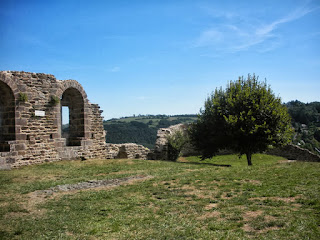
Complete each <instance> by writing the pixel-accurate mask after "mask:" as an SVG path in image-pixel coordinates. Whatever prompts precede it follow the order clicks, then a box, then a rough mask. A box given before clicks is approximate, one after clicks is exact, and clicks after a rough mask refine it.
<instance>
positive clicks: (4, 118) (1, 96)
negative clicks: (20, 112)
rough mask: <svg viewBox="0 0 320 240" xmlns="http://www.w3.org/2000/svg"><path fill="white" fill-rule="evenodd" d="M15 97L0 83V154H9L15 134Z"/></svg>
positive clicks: (5, 85) (8, 88)
mask: <svg viewBox="0 0 320 240" xmlns="http://www.w3.org/2000/svg"><path fill="white" fill-rule="evenodd" d="M15 133H16V132H15V97H14V94H13V92H12V90H11V88H10V87H9V86H8V85H7V84H6V83H4V82H2V81H0V152H9V151H10V145H9V144H8V142H9V141H14V140H15V138H16V134H15Z"/></svg>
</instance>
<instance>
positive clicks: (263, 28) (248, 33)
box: [192, 6, 319, 55]
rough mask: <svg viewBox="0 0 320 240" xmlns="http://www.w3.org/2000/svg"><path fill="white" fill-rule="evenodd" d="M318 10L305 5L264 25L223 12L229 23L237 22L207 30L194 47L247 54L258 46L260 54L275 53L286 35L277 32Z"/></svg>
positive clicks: (259, 20) (196, 40) (195, 42)
mask: <svg viewBox="0 0 320 240" xmlns="http://www.w3.org/2000/svg"><path fill="white" fill-rule="evenodd" d="M317 9H319V7H317V8H309V7H306V6H303V7H300V8H297V9H295V10H294V11H292V12H290V13H289V14H287V15H285V16H284V17H282V18H279V19H276V20H274V21H272V22H271V23H261V19H253V20H251V21H239V19H238V16H237V15H232V14H231V13H228V14H227V15H226V13H225V12H223V13H221V14H220V15H221V16H225V17H226V16H228V18H229V20H230V19H231V18H232V17H234V19H231V21H228V24H216V25H214V26H213V27H210V28H208V29H205V30H204V31H202V32H201V33H200V34H199V36H198V37H197V38H196V39H195V40H194V41H193V43H192V47H195V48H199V47H203V48H209V49H212V50H214V51H215V52H220V53H234V52H239V51H246V50H248V49H252V48H253V47H255V46H257V47H258V48H257V51H259V52H267V51H271V50H274V49H275V48H277V47H278V46H279V45H280V43H281V40H282V37H283V36H282V35H281V33H279V32H278V31H276V30H277V29H279V28H280V27H281V25H284V24H288V23H290V22H292V21H294V20H297V19H300V18H302V17H304V16H306V15H307V14H309V13H311V12H313V11H315V10H317ZM214 14H215V15H216V16H218V15H219V14H218V13H217V12H215V13H214ZM242 18H243V17H242ZM230 22H231V23H230ZM206 55H207V53H206Z"/></svg>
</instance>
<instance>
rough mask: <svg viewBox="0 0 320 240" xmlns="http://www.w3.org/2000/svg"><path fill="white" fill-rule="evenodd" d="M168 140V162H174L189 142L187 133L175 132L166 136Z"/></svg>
mask: <svg viewBox="0 0 320 240" xmlns="http://www.w3.org/2000/svg"><path fill="white" fill-rule="evenodd" d="M167 140H168V160H171V161H176V160H177V159H178V157H179V155H180V152H181V150H182V148H183V147H184V145H185V144H186V143H187V142H188V141H189V138H188V134H187V131H183V130H176V131H174V132H173V133H172V134H170V135H167Z"/></svg>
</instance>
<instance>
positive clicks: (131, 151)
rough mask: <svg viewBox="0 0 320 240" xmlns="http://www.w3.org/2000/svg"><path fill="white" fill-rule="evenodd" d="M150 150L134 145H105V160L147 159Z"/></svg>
mask: <svg viewBox="0 0 320 240" xmlns="http://www.w3.org/2000/svg"><path fill="white" fill-rule="evenodd" d="M149 153H150V150H149V149H148V148H146V147H144V146H142V145H138V144H135V143H121V144H112V143H107V158H108V159H115V158H129V159H148V155H149Z"/></svg>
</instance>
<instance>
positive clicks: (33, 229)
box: [0, 155, 320, 239]
mask: <svg viewBox="0 0 320 240" xmlns="http://www.w3.org/2000/svg"><path fill="white" fill-rule="evenodd" d="M279 160H281V159H280V158H279V157H273V156H267V155H255V156H254V158H253V164H254V166H253V167H247V166H246V160H245V159H244V158H242V159H240V160H239V159H238V158H237V156H235V155H228V156H218V157H216V158H214V159H213V160H210V161H205V162H201V161H199V159H198V158H196V157H189V158H186V159H180V162H165V161H144V160H90V161H89V160H88V161H83V162H81V161H63V162H57V163H48V164H43V165H39V166H30V167H24V168H21V169H16V170H12V171H1V172H0V182H1V185H0V186H1V188H0V201H1V202H0V206H1V208H0V239H249V238H259V239H318V238H319V236H320V227H319V225H320V217H319V216H320V191H319V190H320V186H319V179H320V164H319V163H303V162H293V163H287V162H279ZM230 163H231V164H232V167H221V166H220V167H219V166H216V165H214V164H220V165H221V164H230ZM134 175H150V176H153V178H151V179H148V180H145V181H140V182H133V183H131V184H128V185H123V186H119V187H115V188H110V189H102V190H100V191H98V190H90V191H78V192H72V193H70V194H61V193H57V194H54V195H53V196H48V197H47V198H40V197H34V195H32V194H30V193H31V192H33V191H35V190H39V189H47V188H49V187H51V186H55V185H58V184H66V183H77V182H81V181H86V180H92V179H113V178H122V177H126V176H134ZM32 196H33V197H32Z"/></svg>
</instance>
